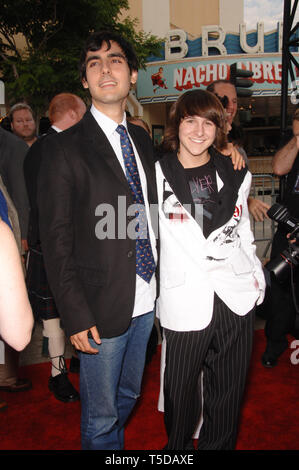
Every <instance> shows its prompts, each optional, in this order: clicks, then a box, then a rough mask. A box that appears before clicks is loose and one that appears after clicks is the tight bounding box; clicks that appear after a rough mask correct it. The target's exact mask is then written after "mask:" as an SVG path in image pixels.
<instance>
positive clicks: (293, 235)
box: [266, 204, 299, 283]
mask: <svg viewBox="0 0 299 470" xmlns="http://www.w3.org/2000/svg"><path fill="white" fill-rule="evenodd" d="M267 214H268V216H269V217H270V219H272V220H274V221H275V222H278V223H281V224H282V225H283V226H284V228H285V229H286V231H287V233H289V234H290V240H294V239H295V242H294V243H289V246H288V249H286V250H284V251H283V252H282V253H280V254H279V255H278V256H277V257H276V258H275V259H273V260H271V261H269V263H267V265H266V268H267V270H268V271H270V272H272V273H273V274H274V275H275V277H276V279H277V280H278V281H279V282H282V283H283V282H285V281H286V280H287V279H288V278H289V272H290V270H291V269H294V268H296V267H297V266H298V265H299V220H298V219H295V218H294V217H291V216H290V213H289V211H288V209H287V208H286V207H284V206H282V205H281V204H274V205H273V206H272V207H270V209H269V210H268V212H267Z"/></svg>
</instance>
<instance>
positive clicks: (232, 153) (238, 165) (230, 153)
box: [221, 142, 245, 170]
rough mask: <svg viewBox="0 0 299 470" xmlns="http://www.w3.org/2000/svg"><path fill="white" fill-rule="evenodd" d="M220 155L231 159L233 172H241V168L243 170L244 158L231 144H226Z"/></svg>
mask: <svg viewBox="0 0 299 470" xmlns="http://www.w3.org/2000/svg"><path fill="white" fill-rule="evenodd" d="M221 153H222V154H223V155H226V156H227V157H230V158H231V160H232V164H233V165H234V169H235V170H242V168H245V160H244V158H243V157H242V155H241V154H240V152H239V151H238V150H237V148H236V147H235V146H234V145H233V144H232V143H231V142H229V143H228V144H227V146H226V148H225V149H223V150H221Z"/></svg>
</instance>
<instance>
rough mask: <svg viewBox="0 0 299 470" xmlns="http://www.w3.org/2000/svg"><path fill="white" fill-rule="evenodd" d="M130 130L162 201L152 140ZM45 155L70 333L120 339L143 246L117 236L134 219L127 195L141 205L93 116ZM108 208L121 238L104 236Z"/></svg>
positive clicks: (53, 267) (52, 261)
mask: <svg viewBox="0 0 299 470" xmlns="http://www.w3.org/2000/svg"><path fill="white" fill-rule="evenodd" d="M128 129H129V133H130V135H131V137H132V139H133V141H134V144H135V146H136V148H137V151H138V154H139V156H140V159H141V161H142V164H143V168H144V171H145V174H146V178H147V186H148V200H149V203H150V204H154V203H157V192H156V182H155V174H154V159H153V149H152V142H151V139H150V138H149V136H148V134H147V133H146V132H145V131H144V130H143V129H142V128H141V127H138V126H134V125H132V124H130V123H129V124H128ZM42 155H43V156H42V162H41V168H40V173H39V181H38V208H39V219H40V237H41V243H42V250H43V254H44V258H45V265H46V270H47V276H48V280H49V283H50V287H51V290H52V292H53V294H54V298H55V302H56V304H57V307H58V310H59V312H61V316H62V320H63V323H64V326H65V329H66V333H67V335H69V336H70V335H72V334H75V333H77V332H79V331H83V330H86V329H88V328H90V327H91V326H93V325H96V326H97V327H98V330H99V334H100V336H102V337H113V336H118V335H120V334H122V333H123V332H124V331H125V330H126V329H127V328H128V326H129V323H130V320H131V317H132V312H133V306H134V299H135V283H136V270H135V241H134V240H131V239H130V238H128V237H127V236H125V237H123V236H122V237H118V233H117V232H118V220H119V219H118V216H119V217H120V218H121V217H122V218H123V217H124V216H125V217H126V214H125V215H124V211H123V210H119V207H118V204H119V196H123V198H122V203H123V201H124V200H125V201H126V207H128V206H129V205H130V204H132V203H133V200H132V194H131V191H130V189H129V186H128V183H127V180H126V177H125V175H124V172H123V170H122V168H121V166H120V164H119V161H118V159H117V157H116V155H115V153H114V151H113V149H112V147H111V145H110V143H109V141H108V140H107V138H106V136H105V134H104V133H103V132H102V130H101V129H100V127H99V126H98V124H97V122H96V121H95V119H94V118H93V116H92V114H91V113H90V111H88V112H87V113H86V114H85V116H84V117H83V119H82V120H81V121H80V122H79V123H78V124H76V125H75V126H73V127H72V128H70V129H68V130H66V131H64V132H61V133H58V134H56V135H54V136H48V137H47V139H44V140H43V143H42ZM100 204H106V207H108V208H110V209H108V211H109V210H110V214H112V216H113V215H114V214H113V212H114V213H115V237H114V238H113V237H110V238H106V239H103V240H100V239H99V238H97V236H96V233H95V232H96V225H97V223H98V222H99V220H100V219H101V217H99V215H98V214H99V212H98V211H97V207H98V206H99V205H100ZM102 207H103V206H100V208H102ZM98 210H99V209H98ZM103 214H104V216H105V215H106V214H105V213H103ZM126 221H127V222H129V221H130V218H129V217H127V220H126Z"/></svg>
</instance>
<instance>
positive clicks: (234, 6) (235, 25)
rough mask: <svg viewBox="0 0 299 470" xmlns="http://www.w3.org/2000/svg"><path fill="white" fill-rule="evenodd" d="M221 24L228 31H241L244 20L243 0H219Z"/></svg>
mask: <svg viewBox="0 0 299 470" xmlns="http://www.w3.org/2000/svg"><path fill="white" fill-rule="evenodd" d="M219 21H220V26H222V28H223V29H224V30H225V31H226V32H227V33H228V32H235V33H238V32H239V24H241V23H243V21H244V1H243V0H219Z"/></svg>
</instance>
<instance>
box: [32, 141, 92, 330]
mask: <svg viewBox="0 0 299 470" xmlns="http://www.w3.org/2000/svg"><path fill="white" fill-rule="evenodd" d="M57 137H58V136H49V137H48V138H47V139H45V140H46V144H45V143H44V144H43V145H42V148H41V154H42V162H41V167H40V172H39V176H38V190H37V203H38V210H39V227H40V237H41V245H42V251H43V254H44V260H45V267H46V272H47V277H48V281H49V285H50V287H51V290H52V292H53V295H54V299H55V302H56V304H57V308H58V311H59V314H60V316H61V318H62V321H63V326H64V328H65V330H66V333H67V335H68V336H71V335H73V334H75V333H78V332H80V331H84V330H87V329H89V328H90V327H91V326H93V325H95V319H94V317H93V314H92V312H91V311H90V308H89V306H88V303H87V300H86V296H85V294H84V288H83V286H82V282H81V280H80V278H79V276H78V269H77V265H76V262H75V259H74V254H73V253H74V250H73V246H74V242H75V240H74V229H73V226H74V225H73V222H74V218H73V211H74V201H75V194H76V186H75V178H74V172H73V169H72V168H71V166H70V165H69V162H68V161H67V159H66V158H65V152H64V149H63V147H62V145H61V143H60V142H59V139H58V138H57Z"/></svg>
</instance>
